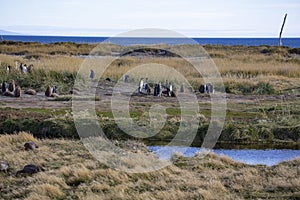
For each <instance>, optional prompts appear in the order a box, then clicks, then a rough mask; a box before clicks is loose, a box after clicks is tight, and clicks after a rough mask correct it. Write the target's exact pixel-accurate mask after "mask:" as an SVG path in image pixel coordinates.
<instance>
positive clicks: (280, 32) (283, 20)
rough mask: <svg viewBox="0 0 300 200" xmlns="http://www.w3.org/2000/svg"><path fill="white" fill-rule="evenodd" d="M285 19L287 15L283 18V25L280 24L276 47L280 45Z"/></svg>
mask: <svg viewBox="0 0 300 200" xmlns="http://www.w3.org/2000/svg"><path fill="white" fill-rule="evenodd" d="M286 17H287V13H286V14H285V16H284V19H283V23H282V26H281V30H280V33H279V40H278V46H281V45H282V41H281V35H282V31H283V27H284V24H285V20H286Z"/></svg>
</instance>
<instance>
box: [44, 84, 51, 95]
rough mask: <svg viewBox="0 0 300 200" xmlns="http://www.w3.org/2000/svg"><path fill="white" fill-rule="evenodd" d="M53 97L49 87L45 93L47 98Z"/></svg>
mask: <svg viewBox="0 0 300 200" xmlns="http://www.w3.org/2000/svg"><path fill="white" fill-rule="evenodd" d="M51 95H52V90H51V87H50V86H49V85H48V87H47V88H46V91H45V96H46V97H50V96H51Z"/></svg>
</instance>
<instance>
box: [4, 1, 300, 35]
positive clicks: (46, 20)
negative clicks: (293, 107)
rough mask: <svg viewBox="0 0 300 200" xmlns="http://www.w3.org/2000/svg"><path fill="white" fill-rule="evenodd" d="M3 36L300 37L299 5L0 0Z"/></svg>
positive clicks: (249, 2) (233, 2) (261, 2)
mask: <svg viewBox="0 0 300 200" xmlns="http://www.w3.org/2000/svg"><path fill="white" fill-rule="evenodd" d="M0 5H1V8H2V9H1V12H0V19H1V20H0V30H5V31H10V32H15V33H20V34H32V35H85V36H114V35H116V34H119V33H122V32H124V31H129V30H134V29H142V28H159V29H169V30H173V31H177V32H179V33H180V34H183V35H186V36H189V37H190V36H193V37H278V34H279V31H280V28H281V24H282V21H283V18H284V14H285V13H288V17H287V22H286V25H285V28H284V32H283V36H284V37H300V24H299V23H300V12H299V10H300V1H299V0H227V1H222V0H206V1H203V0H160V1H159V0H152V1H150V0H106V1H102V0H48V1H47V0H45V1H41V0H26V1H25V0H9V1H8V0H0Z"/></svg>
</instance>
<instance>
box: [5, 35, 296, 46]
mask: <svg viewBox="0 0 300 200" xmlns="http://www.w3.org/2000/svg"><path fill="white" fill-rule="evenodd" d="M2 39H3V40H9V41H22V42H40V43H45V44H48V43H56V42H74V43H100V42H104V41H105V42H109V43H114V44H119V45H123V46H128V45H133V44H170V45H178V44H195V43H198V44H200V45H206V44H213V45H229V46H233V45H243V46H260V45H269V46H277V44H278V38H191V39H193V40H191V39H186V38H142V37H130V38H122V37H119V38H108V37H79V36H78V37H77V36H29V35H26V36H25V35H2ZM282 44H283V46H288V47H291V48H300V38H282Z"/></svg>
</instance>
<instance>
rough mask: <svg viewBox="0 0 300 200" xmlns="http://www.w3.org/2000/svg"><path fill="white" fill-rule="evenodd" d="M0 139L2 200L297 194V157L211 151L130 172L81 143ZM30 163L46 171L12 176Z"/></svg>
mask: <svg viewBox="0 0 300 200" xmlns="http://www.w3.org/2000/svg"><path fill="white" fill-rule="evenodd" d="M28 139H30V140H34V141H36V142H37V143H38V144H39V145H40V148H39V149H38V150H37V151H34V152H32V151H30V152H27V151H23V150H22V149H19V148H15V146H21V144H23V142H25V141H27V140H28ZM0 141H1V144H2V145H1V151H0V159H1V160H7V161H8V162H9V163H10V165H11V169H10V171H9V172H8V173H3V172H0V190H1V193H0V198H1V199H17V198H18V199H170V200H171V199H245V198H247V199H257V198H263V197H269V198H288V197H289V198H297V197H299V195H300V191H299V188H300V181H299V178H298V173H299V167H298V166H299V164H300V160H299V159H298V160H294V161H289V162H283V163H281V164H279V165H277V166H273V167H266V166H249V165H246V164H242V163H237V162H234V161H233V160H231V159H230V158H228V157H219V156H217V155H215V154H209V155H207V156H206V157H204V158H201V155H199V156H196V157H194V158H184V157H181V156H179V155H177V156H175V157H173V162H174V165H171V166H168V167H166V168H164V169H161V170H157V171H154V172H149V173H135V174H131V173H125V172H122V171H116V170H113V169H110V168H107V167H106V166H105V165H103V164H101V163H100V162H98V161H97V160H95V159H94V158H93V157H92V156H91V155H90V154H89V152H88V151H87V150H86V149H85V148H84V146H83V145H82V144H81V143H80V142H79V141H72V140H58V139H54V140H50V139H46V140H36V139H34V138H32V136H31V135H30V134H27V133H24V132H23V133H20V134H15V135H10V136H7V135H2V136H0ZM12 141H14V142H13V143H11V142H12ZM12 149H13V151H12ZM30 163H33V164H40V165H43V166H44V167H45V169H46V171H45V172H40V173H37V174H33V175H32V176H21V177H17V176H15V172H16V171H17V170H19V169H21V168H22V167H23V166H24V165H26V164H30Z"/></svg>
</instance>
